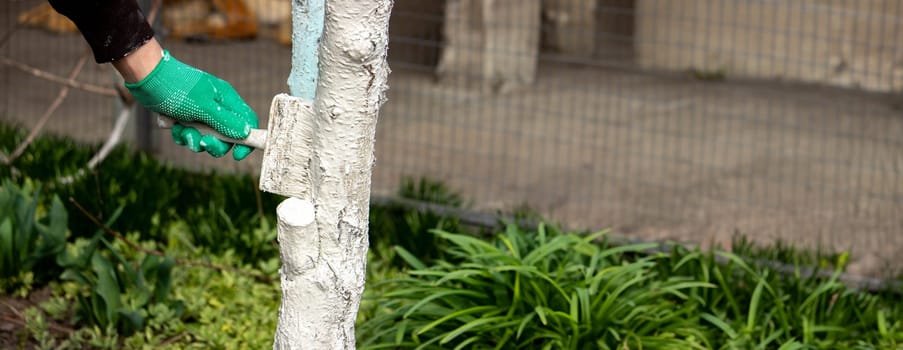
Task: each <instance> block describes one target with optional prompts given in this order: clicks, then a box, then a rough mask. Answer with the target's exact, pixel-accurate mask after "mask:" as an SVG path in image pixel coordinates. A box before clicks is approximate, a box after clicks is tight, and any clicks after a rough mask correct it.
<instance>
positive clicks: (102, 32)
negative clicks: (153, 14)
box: [48, 0, 154, 63]
mask: <svg viewBox="0 0 903 350" xmlns="http://www.w3.org/2000/svg"><path fill="white" fill-rule="evenodd" d="M48 1H50V5H51V6H53V8H54V9H55V10H56V11H57V12H59V13H60V14H62V15H64V16H66V17H68V18H69V19H71V20H72V22H74V23H75V25H76V26H77V27H78V30H79V31H80V32H81V33H82V35H83V36H84V37H85V40H87V41H88V45H90V46H91V49H92V50H93V51H94V60H95V61H97V63H106V62H110V61H113V60H116V59H119V58H122V57H124V56H125V55H127V54H128V53H130V52H132V51H134V50H135V49H137V48H139V47H141V45H144V43H146V42H147V41H148V40H150V39H151V38H153V36H154V30H153V29H152V28H151V26H150V25H149V24H148V23H147V19H146V18H144V13H142V12H141V9H140V8H139V7H138V3H137V2H136V0H48Z"/></svg>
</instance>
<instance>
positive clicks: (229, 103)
mask: <svg viewBox="0 0 903 350" xmlns="http://www.w3.org/2000/svg"><path fill="white" fill-rule="evenodd" d="M125 87H126V88H128V89H129V91H131V92H132V95H133V96H135V100H137V101H138V103H141V105H143V106H144V107H145V108H147V109H149V110H151V111H154V112H157V113H160V114H163V115H166V116H169V117H172V118H173V119H175V120H178V121H183V122H201V123H204V124H207V125H209V126H210V127H211V128H213V129H214V130H216V131H217V132H219V133H221V134H223V135H224V136H227V137H231V138H234V139H239V140H241V139H244V138H246V137H248V135H250V134H251V129H253V128H256V127H257V114H255V113H254V111H253V110H251V107H249V106H248V104H246V103H245V101H243V100H242V99H241V97H240V96H239V95H238V93H237V92H235V89H233V88H232V85H229V83H228V82H226V81H225V80H222V79H220V78H217V77H215V76H213V75H211V74H210V73H207V72H204V71H202V70H200V69H197V68H194V67H192V66H189V65H187V64H184V63H182V62H180V61H179V60H176V59H175V58H174V57H172V56H171V55H170V54H169V51H166V50H164V51H163V59H162V60H160V63H158V64H157V67H156V68H154V70H153V71H151V73H150V74H148V75H147V77H145V78H144V79H142V80H141V81H139V82H137V83H131V84H130V83H126V84H125ZM172 138H173V141H175V143H176V144H178V145H181V146H187V147H188V148H189V149H191V150H192V151H194V152H202V151H207V153H209V154H210V155H212V156H214V157H217V158H219V157H222V156H224V155H226V153H228V152H229V149H231V148H232V146H233V145H232V144H231V143H228V142H224V141H222V140H220V139H217V138H216V137H215V136H213V135H201V133H200V132H198V130H197V129H195V128H192V127H187V126H183V125H179V124H176V125H174V126H173V128H172ZM234 148H235V149H234V150H233V151H232V158H234V159H235V160H242V159H244V158H245V157H247V156H248V154H250V153H251V151H253V150H254V149H253V148H251V147H248V146H244V145H236V146H235V147H234Z"/></svg>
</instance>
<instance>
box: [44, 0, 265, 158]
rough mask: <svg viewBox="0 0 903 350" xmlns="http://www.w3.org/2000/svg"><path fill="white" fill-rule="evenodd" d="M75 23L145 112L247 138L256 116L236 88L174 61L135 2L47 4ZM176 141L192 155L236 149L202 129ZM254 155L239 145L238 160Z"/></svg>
mask: <svg viewBox="0 0 903 350" xmlns="http://www.w3.org/2000/svg"><path fill="white" fill-rule="evenodd" d="M48 1H49V2H50V4H51V6H53V8H54V9H55V10H56V11H57V12H59V13H60V14H62V15H64V16H66V17H68V18H69V19H71V20H72V22H74V23H75V25H76V27H78V29H79V31H81V33H82V36H84V37H85V40H86V41H87V42H88V44H89V45H90V46H91V49H92V51H93V52H94V59H95V60H96V61H97V62H98V63H107V62H112V64H113V67H115V68H116V70H117V71H119V73H120V74H121V75H122V77H123V80H125V86H126V87H127V88H128V89H129V91H130V92H131V93H132V96H134V97H135V100H136V101H138V103H141V105H143V106H144V107H145V108H147V109H149V110H151V111H154V112H157V113H160V114H163V115H166V116H169V117H172V118H173V119H176V120H179V121H184V122H201V123H204V124H207V125H209V126H210V127H212V128H213V129H215V130H216V131H217V132H219V133H221V134H223V135H225V136H227V137H231V138H234V139H244V138H246V137H248V135H250V133H251V129H252V128H256V127H257V124H258V120H257V115H256V114H255V113H254V111H253V110H251V108H250V107H249V106H248V105H247V104H246V103H245V102H244V100H242V99H241V97H240V96H239V95H238V93H237V92H236V91H235V89H233V88H232V86H231V85H230V84H229V83H228V82H226V81H224V80H222V79H220V78H217V77H215V76H213V75H211V74H209V73H207V72H204V71H202V70H199V69H197V68H194V67H192V66H189V65H187V64H184V63H182V62H181V61H179V60H177V59H175V58H174V57H172V55H171V54H170V53H169V52H168V51H166V50H163V48H162V47H161V46H160V44H159V43H158V42H157V40H156V39H154V31H153V29H152V28H151V27H150V24H148V23H147V19H146V18H145V17H144V14H143V13H142V12H141V9H140V8H139V7H138V4H137V2H136V1H135V0H48ZM171 131H172V138H173V141H175V142H176V143H177V144H179V145H182V146H186V147H188V148H189V149H191V150H192V151H195V152H202V151H206V152H207V153H209V154H210V155H212V156H214V157H222V156H224V155H225V154H226V153H228V152H229V150H230V149H232V144H231V143H227V142H223V141H222V140H219V139H217V138H216V137H215V136H213V135H201V134H200V132H198V130H197V129H195V128H191V127H183V126H182V125H178V124H177V125H175V126H174V127H173V128H172V130H171ZM251 151H253V149H252V148H250V147H247V146H243V145H238V146H235V148H234V150H232V157H233V158H234V159H235V160H242V159H244V158H245V157H247V156H248V154H250V153H251Z"/></svg>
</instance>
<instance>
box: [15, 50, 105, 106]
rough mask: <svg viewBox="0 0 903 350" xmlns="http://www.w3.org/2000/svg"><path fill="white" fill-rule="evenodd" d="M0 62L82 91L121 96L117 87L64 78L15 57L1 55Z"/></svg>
mask: <svg viewBox="0 0 903 350" xmlns="http://www.w3.org/2000/svg"><path fill="white" fill-rule="evenodd" d="M0 63H3V64H4V65H7V66H10V67H13V68H15V69H18V70H20V71H23V72H25V73H28V74H31V75H32V76H35V77H37V78H41V79H44V80H49V81H52V82H54V83H59V84H63V85H65V86H67V87H70V88H73V89H79V90H82V91H87V92H91V93H95V94H98V95H103V96H113V97H121V96H120V93H119V92H117V91H116V89H111V88H108V87H103V86H100V85H95V84H89V83H83V82H79V81H76V80H75V79H73V78H64V77H61V76H59V75H56V74H53V73H50V72H47V71H45V70H41V69H38V68H35V67H32V66H29V65H27V64H24V63H21V62H19V61H15V60H13V59H10V58H9V57H0Z"/></svg>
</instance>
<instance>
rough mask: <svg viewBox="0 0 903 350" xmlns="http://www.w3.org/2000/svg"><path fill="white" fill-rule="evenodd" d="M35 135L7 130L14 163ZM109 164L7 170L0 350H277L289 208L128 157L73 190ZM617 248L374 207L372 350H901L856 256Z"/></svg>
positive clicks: (32, 159)
mask: <svg viewBox="0 0 903 350" xmlns="http://www.w3.org/2000/svg"><path fill="white" fill-rule="evenodd" d="M22 137H24V131H23V130H22V129H21V128H17V127H14V126H9V125H0V151H2V152H6V151H8V150H9V149H10V148H11V147H14V146H15V145H16V144H18V142H19V141H20V140H21V138H22ZM94 150H96V146H95V145H84V144H79V143H77V142H74V141H71V140H67V139H63V138H57V137H52V136H44V137H40V138H39V139H37V140H36V141H35V142H34V143H33V144H32V146H31V147H30V148H29V150H28V152H26V153H25V154H23V156H22V157H20V158H19V159H17V161H16V162H14V163H13V164H11V166H10V167H7V168H2V169H0V183H2V185H0V186H2V188H0V208H2V211H0V251H2V252H3V256H2V258H3V259H2V266H0V272H2V275H0V285H2V286H3V293H4V294H3V295H2V296H0V302H2V303H0V317H2V320H0V323H3V324H8V325H10V326H4V327H3V328H0V348H11V349H19V348H21V349H31V348H38V349H85V348H90V349H142V348H164V349H170V348H171V349H258V348H269V347H272V342H273V331H274V330H275V328H276V314H277V309H278V307H279V300H280V295H279V284H278V269H279V266H280V261H279V253H278V242H277V241H276V233H275V224H274V223H275V220H274V217H273V216H272V214H271V213H274V212H275V210H274V208H275V205H276V203H278V201H279V199H280V198H278V197H277V196H273V195H267V194H265V193H259V192H258V191H257V190H256V181H255V179H253V178H252V177H250V176H246V175H233V174H216V173H213V174H209V173H208V174H203V175H200V174H196V173H192V172H189V171H185V170H180V169H177V168H174V167H172V166H170V165H168V164H165V163H161V162H158V161H156V160H154V159H153V158H151V157H149V156H148V155H146V154H142V153H138V152H133V151H131V150H129V149H128V148H126V147H121V148H119V149H117V150H116V151H115V152H113V153H112V154H111V155H110V156H109V157H108V159H107V160H106V161H105V162H104V163H102V164H101V165H100V166H99V167H98V168H97V169H96V170H95V171H94V172H91V173H88V174H86V175H85V176H84V177H83V178H82V179H80V180H77V181H71V182H65V181H60V179H61V178H64V177H65V176H67V175H69V174H72V173H73V172H75V171H76V170H77V169H79V167H80V165H81V164H84V162H85V161H86V160H87V159H88V158H90V155H91V152H93V151H94ZM136 174H138V175H136ZM137 178H140V179H141V180H140V181H139V180H136V179H137ZM162 179H167V180H166V181H163V180H162ZM187 188H191V191H187V190H185V189H187ZM151 194H153V195H151ZM397 196H398V197H400V198H406V199H409V200H415V201H429V202H433V203H438V204H442V205H444V206H447V207H455V208H459V209H466V208H467V206H468V204H467V201H466V200H465V199H464V198H462V197H461V196H460V195H459V194H457V193H455V192H454V191H453V190H452V189H450V188H449V187H448V186H446V185H444V184H443V183H442V182H439V181H435V180H430V179H420V178H415V177H411V178H406V179H403V180H402V181H401V183H400V187H399V191H398V193H397ZM148 198H151V199H152V200H148ZM247 203H253V205H247ZM503 214H504V213H503ZM612 235H614V233H612V232H607V231H602V232H597V233H593V232H578V231H571V230H565V229H562V228H561V226H560V225H557V224H554V223H551V222H548V221H542V220H540V221H539V222H538V225H524V224H519V223H518V222H517V221H511V220H507V219H505V218H504V217H502V216H500V217H499V221H498V225H497V226H495V227H472V226H468V225H466V224H464V221H463V220H461V218H459V217H453V216H448V215H444V214H441V213H439V212H435V211H431V210H428V209H424V208H419V209H418V208H411V207H407V206H403V205H378V206H377V205H374V206H373V207H372V208H371V217H370V246H371V249H370V254H369V259H368V271H367V286H366V290H365V296H364V300H363V301H362V304H361V309H360V312H359V314H358V320H357V325H358V328H357V332H358V334H357V345H358V348H360V349H903V303H901V302H899V300H901V295H900V293H901V291H900V290H894V289H888V290H879V291H863V290H858V289H854V288H852V287H850V286H847V285H844V284H843V283H841V281H840V279H839V277H840V274H841V273H843V272H844V269H845V267H846V264H847V261H849V260H850V259H852V257H850V256H849V255H848V254H846V253H844V252H832V251H827V250H817V251H811V250H805V249H798V248H796V247H793V246H791V245H787V244H783V243H782V244H779V245H767V246H762V245H757V244H755V243H753V242H752V241H751V240H747V239H746V238H745V236H737V238H736V240H735V242H734V248H735V249H734V251H733V252H731V253H728V252H724V251H719V250H714V249H712V250H701V249H695V248H688V247H685V246H682V245H677V244H664V245H663V244H661V243H648V244H646V243H643V244H626V245H625V244H620V243H618V242H619V241H618V240H615V239H613V236H612ZM663 246H664V247H666V248H667V249H661V248H662V247H663ZM763 261H780V262H783V263H786V264H790V266H792V267H793V269H791V270H790V271H778V270H775V269H773V267H772V266H771V265H767V264H762V263H761V262H763ZM808 267H816V268H827V269H830V270H831V271H832V273H831V274H829V275H825V276H823V275H817V276H810V275H807V274H804V273H802V271H804V270H805V268H808Z"/></svg>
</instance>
